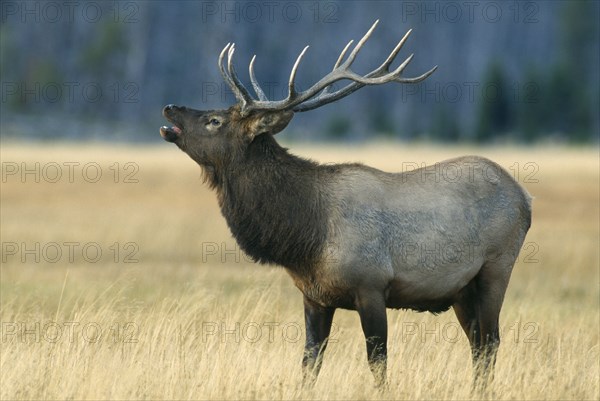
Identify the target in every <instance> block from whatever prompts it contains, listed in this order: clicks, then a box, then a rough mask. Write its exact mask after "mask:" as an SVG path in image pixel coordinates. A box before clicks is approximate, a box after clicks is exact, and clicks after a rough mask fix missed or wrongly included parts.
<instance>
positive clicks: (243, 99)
mask: <svg viewBox="0 0 600 401" xmlns="http://www.w3.org/2000/svg"><path fill="white" fill-rule="evenodd" d="M234 52H235V43H233V44H232V45H231V47H230V48H229V50H228V51H227V70H228V72H229V77H230V79H231V82H232V83H233V86H231V85H230V86H231V89H232V90H233V92H234V94H235V97H237V99H238V100H239V101H240V103H241V104H242V110H244V109H245V108H246V106H247V105H249V104H251V103H252V97H251V96H250V93H249V92H248V89H246V87H245V86H244V84H242V82H241V81H240V80H239V78H238V77H237V75H236V73H235V69H234V68H233V62H232V60H233V53H234Z"/></svg>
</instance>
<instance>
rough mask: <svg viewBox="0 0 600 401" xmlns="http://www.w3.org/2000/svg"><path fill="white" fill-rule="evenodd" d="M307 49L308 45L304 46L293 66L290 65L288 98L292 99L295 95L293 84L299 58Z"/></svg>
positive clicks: (300, 58)
mask: <svg viewBox="0 0 600 401" xmlns="http://www.w3.org/2000/svg"><path fill="white" fill-rule="evenodd" d="M307 50H308V46H306V47H305V48H304V49H303V50H302V51H301V52H300V55H299V56H298V58H297V59H296V62H295V63H294V66H293V67H292V72H290V80H289V82H288V97H287V98H288V100H292V99H293V98H294V97H295V96H296V87H295V84H294V80H295V79H296V71H298V66H299V65H300V60H302V57H304V53H306V51H307Z"/></svg>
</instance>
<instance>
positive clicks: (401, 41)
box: [378, 29, 412, 71]
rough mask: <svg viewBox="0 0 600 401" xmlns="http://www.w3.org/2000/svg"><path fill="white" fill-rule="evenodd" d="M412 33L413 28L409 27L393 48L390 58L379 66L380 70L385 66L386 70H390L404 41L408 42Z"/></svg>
mask: <svg viewBox="0 0 600 401" xmlns="http://www.w3.org/2000/svg"><path fill="white" fill-rule="evenodd" d="M411 33H412V29H409V30H408V32H406V33H405V34H404V37H403V38H402V39H400V42H398V44H397V45H396V47H395V48H394V50H392V52H391V53H390V55H389V56H388V58H387V59H386V60H385V61H384V62H383V64H381V67H379V68H378V70H379V69H381V68H383V69H384V70H385V71H388V69H389V68H390V64H392V62H393V61H394V59H395V58H396V56H397V55H398V53H399V52H400V49H402V46H404V43H405V42H406V40H407V39H408V37H409V36H410V34H411Z"/></svg>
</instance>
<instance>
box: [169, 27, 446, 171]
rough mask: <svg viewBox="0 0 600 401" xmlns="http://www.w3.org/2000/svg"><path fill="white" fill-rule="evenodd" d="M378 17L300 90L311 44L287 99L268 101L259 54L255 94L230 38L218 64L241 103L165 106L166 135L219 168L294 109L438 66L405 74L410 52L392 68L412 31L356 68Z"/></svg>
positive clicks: (405, 80)
mask: <svg viewBox="0 0 600 401" xmlns="http://www.w3.org/2000/svg"><path fill="white" fill-rule="evenodd" d="M378 22H379V20H377V21H375V23H374V24H373V25H372V26H371V28H370V29H369V31H368V32H367V33H366V34H365V35H364V36H363V38H362V39H361V40H360V41H359V42H358V43H357V45H356V46H355V47H354V48H353V49H352V51H351V52H350V54H349V56H348V58H346V59H345V60H344V58H345V56H346V53H347V52H348V49H349V48H350V46H351V45H352V43H353V41H352V40H351V41H350V42H349V43H348V44H347V45H346V47H344V49H343V50H342V52H341V53H340V55H339V57H338V59H337V61H336V63H335V65H334V66H333V69H332V71H331V72H330V73H329V74H327V75H325V76H324V77H323V78H322V79H321V80H319V81H318V82H317V83H315V84H314V85H313V86H312V87H310V88H309V89H307V90H306V91H300V92H299V91H298V90H297V89H296V86H295V77H296V71H297V70H298V66H299V64H300V61H301V60H302V57H303V56H304V54H305V53H306V50H307V49H308V46H306V47H305V48H304V50H302V52H301V53H300V55H299V56H298V58H297V59H296V62H295V63H294V66H293V68H292V71H291V73H290V78H289V81H288V95H287V97H286V98H285V99H282V100H269V99H268V98H267V96H266V95H265V93H264V91H263V90H262V88H261V87H260V85H259V84H258V82H257V80H256V76H255V75H254V61H255V60H256V56H254V57H252V60H251V61H250V65H249V75H250V80H251V82H252V87H253V89H254V92H255V93H256V97H257V98H254V97H252V96H251V95H250V93H249V91H248V89H246V87H245V86H244V85H243V84H242V82H241V81H240V80H239V78H238V77H237V75H236V73H235V70H234V67H233V62H232V59H233V54H234V52H235V45H234V44H229V43H228V44H227V45H226V46H225V48H223V51H221V54H220V56H219V63H218V64H219V69H220V71H221V75H222V76H223V79H224V80H225V82H227V84H228V85H229V87H230V88H231V90H232V91H233V93H234V95H235V97H236V99H237V100H238V103H237V104H236V105H234V106H232V107H230V108H229V109H226V110H207V111H201V110H194V109H191V108H188V107H179V106H174V105H168V106H166V107H165V108H164V109H163V115H164V116H165V118H166V119H167V120H169V121H170V122H171V123H172V124H173V126H172V127H166V126H164V127H161V129H160V133H161V136H162V137H163V138H164V139H165V140H167V141H168V142H174V143H175V144H176V145H177V146H178V147H179V148H181V149H182V150H183V151H184V152H186V153H187V154H188V155H189V156H190V157H191V158H192V159H194V160H195V161H196V162H197V163H198V164H200V165H201V166H205V167H218V166H220V165H223V164H224V163H226V162H227V161H228V160H232V159H233V158H235V156H236V155H239V154H240V152H243V150H244V149H245V148H247V147H248V145H249V144H250V143H252V142H253V140H254V138H256V137H257V136H258V135H264V134H267V135H275V134H277V133H278V132H280V131H281V130H283V129H284V128H285V127H286V126H287V124H288V123H289V122H290V121H291V119H292V117H293V115H294V112H303V111H308V110H312V109H315V108H317V107H320V106H323V105H325V104H327V103H331V102H334V101H336V100H339V99H341V98H343V97H346V96H348V95H350V94H351V93H353V92H354V91H356V90H358V89H360V88H362V87H363V86H366V85H379V84H384V83H387V82H399V83H417V82H421V81H422V80H424V79H425V78H427V77H428V76H430V75H431V74H432V73H433V72H434V71H435V70H436V69H437V66H436V67H434V68H432V69H431V70H429V71H428V72H426V73H424V74H423V75H421V76H418V77H415V78H403V77H401V75H402V72H403V71H404V69H405V68H406V66H407V65H408V64H409V63H410V61H411V60H412V58H413V55H412V54H411V55H410V56H409V57H408V58H407V59H406V60H404V62H402V63H401V64H400V65H399V66H398V67H397V68H396V69H395V70H393V71H391V72H390V70H389V68H390V65H391V64H392V62H393V61H394V59H395V57H396V55H397V54H398V52H399V51H400V49H401V48H402V46H403V45H404V43H405V42H406V40H407V39H408V36H409V35H410V33H411V31H412V30H409V31H408V32H407V33H406V34H405V35H404V37H403V38H402V39H401V40H400V42H399V43H398V44H397V45H396V47H395V48H394V50H392V52H391V53H390V55H389V56H388V57H387V59H386V60H385V61H384V62H383V64H381V65H380V66H379V67H378V68H377V69H375V70H373V71H371V72H370V73H368V74H366V75H358V74H357V73H355V72H354V71H352V70H351V69H350V66H351V65H352V63H353V62H354V59H355V58H356V56H357V54H358V52H359V51H360V49H361V48H362V46H363V45H364V44H365V42H366V41H367V40H368V39H369V37H370V36H371V34H372V33H373V31H374V30H375V27H376V26H377V24H378ZM225 58H227V62H226V63H225ZM340 80H349V81H351V82H350V83H348V84H347V85H346V86H344V87H342V88H341V89H338V90H332V85H333V84H334V83H335V82H337V81H340Z"/></svg>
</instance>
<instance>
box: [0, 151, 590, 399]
mask: <svg viewBox="0 0 600 401" xmlns="http://www.w3.org/2000/svg"><path fill="white" fill-rule="evenodd" d="M289 147H290V148H292V151H293V152H294V153H296V154H300V155H304V156H307V157H310V158H313V159H315V160H319V161H322V162H342V161H360V162H364V163H366V164H370V165H372V166H375V167H378V168H381V169H384V170H388V171H402V170H403V169H407V168H412V167H413V166H414V165H415V164H417V165H420V164H421V163H427V164H432V163H434V162H436V161H440V160H443V159H446V158H450V157H455V156H459V155H463V154H479V155H483V156H487V157H489V158H491V159H493V160H495V161H497V162H498V163H499V164H501V165H502V166H504V167H505V168H506V169H508V170H509V171H511V172H512V173H513V174H514V175H515V177H516V178H517V179H518V180H519V182H521V183H522V184H523V185H524V186H525V187H526V188H527V189H528V191H529V192H530V193H531V194H532V195H533V196H534V198H535V199H534V201H533V211H534V213H533V225H532V228H531V230H530V232H529V234H528V236H527V238H526V244H525V246H524V248H523V250H522V252H521V255H520V257H519V262H518V264H517V265H516V267H515V269H514V272H513V276H512V279H511V283H510V285H509V288H508V292H507V295H506V299H505V303H504V308H503V311H502V314H501V327H502V332H501V334H502V339H503V342H502V344H501V346H500V351H499V356H498V363H497V370H496V379H495V381H494V383H493V385H492V388H491V393H490V394H489V396H490V397H493V398H498V399H515V400H516V399H519V400H539V399H554V400H566V399H572V400H581V399H596V400H597V399H599V397H600V396H599V393H600V388H599V381H600V379H599V376H600V369H599V365H600V348H599V329H600V327H599V324H600V322H599V312H600V306H599V302H600V288H599V287H600V284H599V283H600V278H599V260H600V257H599V245H598V243H599V236H600V233H599V219H600V214H599V204H600V199H599V185H600V184H599V180H600V173H599V159H598V149H597V148H593V149H585V148H567V147H554V146H543V147H538V148H518V147H510V146H500V147H494V148H467V147H445V146H426V145H405V146H403V145H399V144H372V145H365V146H358V145H356V146H336V145H322V146H318V147H309V146H305V145H296V144H292V145H290V146H289ZM1 160H2V184H1V185H2V187H1V195H0V202H1V213H0V217H1V228H0V234H1V237H2V255H1V257H2V267H1V286H0V290H1V293H0V294H1V295H0V296H1V304H0V318H1V323H2V327H1V329H2V331H1V343H0V346H1V352H0V387H1V389H0V399H2V400H25V399H27V400H32V399H40V400H41V399H47V400H48V399H51V400H59V399H89V400H125V399H127V400H133V399H178V400H183V399H219V400H232V399H235V400H238V399H244V400H255V399H260V400H266V399H282V400H283V399H308V400H322V399H331V400H333V399H335V400H340V399H351V400H360V399H410V400H413V399H471V398H472V395H471V394H470V385H471V363H470V351H469V347H468V342H467V340H466V337H465V336H464V334H463V333H462V330H461V329H460V327H459V325H458V322H457V320H456V317H455V316H454V313H453V312H452V311H449V312H447V313H444V314H442V315H440V316H433V315H431V314H428V313H415V312H410V311H392V310H390V311H388V319H389V341H388V348H389V362H388V379H389V387H388V388H387V389H386V390H385V391H383V392H377V391H376V390H375V389H374V386H373V378H372V376H371V373H370V371H369V368H368V366H367V361H366V351H365V349H364V339H363V335H362V332H361V329H360V322H359V319H358V315H357V314H356V313H354V312H349V311H337V312H336V316H335V319H334V328H333V333H332V341H331V343H330V345H329V348H328V350H327V353H326V355H325V358H324V365H323V370H322V372H321V375H320V377H319V379H318V381H317V383H316V386H315V387H314V388H313V389H303V388H302V387H301V380H300V379H301V370H300V360H301V357H302V349H303V342H304V326H303V313H302V297H301V294H300V292H299V291H298V290H297V289H296V288H295V287H294V286H293V284H292V282H291V280H290V279H289V277H288V276H287V274H286V273H285V271H284V270H283V269H280V268H276V267H268V266H258V265H255V264H253V263H252V262H251V261H250V260H249V259H248V258H247V257H246V256H245V255H243V254H242V253H241V251H240V250H239V248H238V247H237V245H236V244H235V242H234V240H233V239H232V238H231V236H230V234H229V231H228V229H227V227H226V224H225V221H224V220H223V218H222V217H221V215H220V212H219V210H218V206H217V200H216V196H215V195H214V193H212V191H210V190H209V189H208V188H207V187H206V186H204V185H203V184H202V181H201V177H200V170H199V167H197V166H196V165H195V164H194V163H193V162H192V161H191V160H190V159H189V158H188V157H187V156H186V155H184V154H183V153H181V152H180V151H179V150H177V149H176V148H175V146H173V145H169V144H164V145H156V146H133V145H116V146H111V145H107V144H90V145H69V144H63V145H50V144H46V145H45V144H11V143H4V144H3V145H2V148H1ZM36 163H37V164H36Z"/></svg>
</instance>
